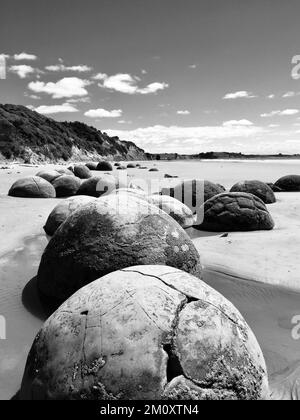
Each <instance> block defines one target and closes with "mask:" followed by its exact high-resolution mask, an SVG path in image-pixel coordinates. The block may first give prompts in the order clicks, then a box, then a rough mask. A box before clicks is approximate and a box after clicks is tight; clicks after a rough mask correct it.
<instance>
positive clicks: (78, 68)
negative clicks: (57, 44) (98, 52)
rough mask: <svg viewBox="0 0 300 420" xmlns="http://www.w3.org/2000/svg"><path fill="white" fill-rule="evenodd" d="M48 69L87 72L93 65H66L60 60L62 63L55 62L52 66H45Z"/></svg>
mask: <svg viewBox="0 0 300 420" xmlns="http://www.w3.org/2000/svg"><path fill="white" fill-rule="evenodd" d="M45 69H46V70H47V71H53V72H59V71H62V72H63V71H73V72H78V73H86V72H89V71H91V70H92V67H89V66H86V65H85V64H79V65H78V66H65V65H64V64H62V62H60V64H55V65H52V66H47V67H45Z"/></svg>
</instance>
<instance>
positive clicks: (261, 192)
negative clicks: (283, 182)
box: [230, 181, 276, 204]
mask: <svg viewBox="0 0 300 420" xmlns="http://www.w3.org/2000/svg"><path fill="white" fill-rule="evenodd" d="M230 192H244V193H249V194H253V195H255V196H256V197H258V198H260V199H261V200H262V201H263V202H264V203H265V204H273V203H276V197H275V194H274V192H273V190H272V189H271V188H270V187H269V185H267V184H265V183H264V182H262V181H244V182H238V183H237V184H235V185H234V186H233V187H232V188H231V190H230Z"/></svg>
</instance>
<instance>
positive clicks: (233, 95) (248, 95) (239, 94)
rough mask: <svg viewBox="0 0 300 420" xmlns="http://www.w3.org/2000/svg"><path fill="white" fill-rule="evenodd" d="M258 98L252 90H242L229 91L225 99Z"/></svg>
mask: <svg viewBox="0 0 300 420" xmlns="http://www.w3.org/2000/svg"><path fill="white" fill-rule="evenodd" d="M251 98H256V96H255V95H253V93H251V92H247V91H246V90H240V91H238V92H232V93H227V94H226V95H225V96H224V97H223V99H251Z"/></svg>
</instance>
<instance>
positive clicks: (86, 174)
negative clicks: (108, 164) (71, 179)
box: [73, 165, 93, 179]
mask: <svg viewBox="0 0 300 420" xmlns="http://www.w3.org/2000/svg"><path fill="white" fill-rule="evenodd" d="M73 173H74V175H75V176H77V178H80V179H89V178H91V177H92V176H93V175H92V173H91V171H90V170H89V168H88V167H87V166H86V165H75V166H74V167H73Z"/></svg>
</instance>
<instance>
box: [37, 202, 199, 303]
mask: <svg viewBox="0 0 300 420" xmlns="http://www.w3.org/2000/svg"><path fill="white" fill-rule="evenodd" d="M136 264H138V265H148V264H161V265H169V266H171V267H176V268H179V269H182V270H184V271H186V272H189V273H191V274H194V275H196V276H200V274H201V265H200V259H199V254H198V252H197V251H196V248H195V246H194V244H193V243H192V241H191V239H190V238H189V236H188V235H187V234H186V232H185V231H184V230H183V229H182V228H181V227H180V226H179V225H178V223H176V222H175V221H174V220H173V219H172V218H171V217H170V216H168V215H167V214H166V213H165V212H163V211H162V210H160V209H159V208H157V207H155V206H153V205H151V204H149V203H148V202H146V201H144V200H141V199H139V198H135V197H134V196H132V195H128V194H111V195H108V196H106V197H102V198H99V199H97V200H95V201H93V202H92V203H90V204H88V205H85V206H83V207H81V208H80V209H79V210H77V211H76V212H75V213H73V214H71V216H70V217H69V218H68V219H67V220H66V222H65V223H64V224H63V225H62V226H61V227H60V229H59V230H58V231H57V232H56V234H55V235H54V236H53V238H52V239H51V241H50V242H49V244H48V246H47V248H46V250H45V252H44V254H43V256H42V260H41V264H40V267H39V271H38V278H37V285H38V290H39V292H40V294H41V297H42V298H44V300H49V303H54V304H55V303H59V304H60V303H62V302H63V301H64V300H66V299H67V298H68V297H70V296H71V295H72V294H73V293H74V292H76V291H77V290H78V289H80V288H81V287H83V286H85V285H86V284H88V283H90V282H92V281H94V280H96V279H97V278H99V277H102V276H103V275H105V274H108V273H110V272H112V271H115V270H119V269H123V268H126V267H129V266H132V265H136ZM45 298H46V299H45ZM51 301H52V302H51Z"/></svg>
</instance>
